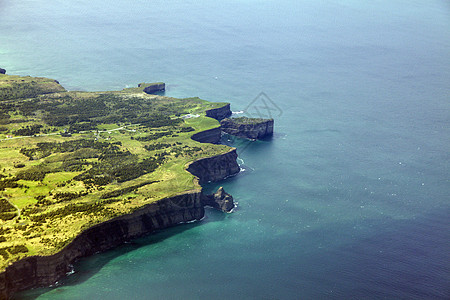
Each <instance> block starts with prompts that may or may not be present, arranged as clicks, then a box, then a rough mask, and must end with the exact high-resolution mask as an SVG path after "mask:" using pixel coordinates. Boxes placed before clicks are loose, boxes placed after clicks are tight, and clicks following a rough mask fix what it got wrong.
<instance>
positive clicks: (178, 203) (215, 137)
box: [0, 104, 240, 299]
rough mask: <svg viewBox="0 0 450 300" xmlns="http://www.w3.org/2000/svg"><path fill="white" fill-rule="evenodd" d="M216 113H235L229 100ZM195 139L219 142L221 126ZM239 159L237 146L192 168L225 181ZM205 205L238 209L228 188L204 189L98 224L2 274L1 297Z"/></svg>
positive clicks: (192, 215)
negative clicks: (54, 250)
mask: <svg viewBox="0 0 450 300" xmlns="http://www.w3.org/2000/svg"><path fill="white" fill-rule="evenodd" d="M211 111H213V113H210V115H211V117H214V118H215V119H220V118H221V117H223V116H228V115H230V114H231V111H230V106H229V104H228V105H225V106H224V107H221V108H218V109H213V110H210V112H211ZM192 139H194V140H196V141H198V142H202V143H218V142H219V141H220V127H217V128H213V129H211V130H206V131H204V132H200V133H198V134H197V135H194V136H193V137H192ZM236 159H237V153H236V149H231V150H230V151H229V152H227V153H224V154H221V155H216V156H213V157H208V158H202V159H199V160H196V161H193V162H191V163H190V164H189V166H188V167H187V168H186V170H187V171H189V172H191V173H192V174H193V175H195V176H196V177H197V180H198V182H199V183H204V182H209V181H219V180H222V179H224V178H226V177H229V176H232V175H235V174H237V173H238V172H239V170H240V168H239V165H238V164H237V162H236ZM205 206H211V207H214V208H217V209H220V210H222V211H226V212H229V211H231V210H232V209H233V208H234V202H233V198H232V196H231V195H229V194H227V193H226V192H225V191H224V190H223V189H222V188H221V189H219V190H218V192H217V193H216V194H213V195H205V194H203V193H202V192H201V190H200V189H198V190H193V191H189V192H186V193H183V194H179V195H175V196H172V197H168V198H164V199H161V200H159V201H156V202H153V203H150V204H148V205H146V206H144V207H142V208H140V209H137V210H136V211H134V212H133V213H131V214H127V215H122V216H119V217H116V218H114V219H111V220H109V221H106V222H103V223H100V224H97V225H94V226H92V227H90V228H88V229H86V230H85V231H83V232H82V233H81V234H80V235H79V236H77V237H76V238H75V239H74V240H73V241H72V242H71V243H70V244H68V245H67V246H66V247H65V248H63V249H62V250H61V251H60V252H58V253H56V254H54V255H51V256H31V257H27V258H24V259H22V260H19V261H17V262H14V263H13V264H11V265H10V266H8V267H7V268H6V270H5V271H4V272H2V273H0V299H8V298H9V297H10V296H11V295H12V294H14V293H16V292H19V291H23V290H27V289H31V288H35V287H40V286H48V285H51V284H54V283H55V282H56V281H57V280H59V279H61V278H62V277H64V276H66V274H67V272H70V271H71V264H73V263H74V262H75V261H76V260H78V259H80V258H82V257H87V256H90V255H92V254H95V253H97V252H103V251H106V250H109V249H112V248H115V247H117V246H119V245H121V244H123V243H124V242H126V241H129V240H132V239H135V238H138V237H141V236H143V235H147V234H150V233H152V232H154V231H156V230H161V229H165V228H168V227H171V226H175V225H177V224H180V223H186V222H190V221H196V220H200V219H201V218H203V216H204V214H205V208H204V207H205Z"/></svg>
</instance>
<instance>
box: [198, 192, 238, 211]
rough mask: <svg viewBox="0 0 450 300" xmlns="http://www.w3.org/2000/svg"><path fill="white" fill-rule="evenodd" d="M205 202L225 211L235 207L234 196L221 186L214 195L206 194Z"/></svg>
mask: <svg viewBox="0 0 450 300" xmlns="http://www.w3.org/2000/svg"><path fill="white" fill-rule="evenodd" d="M203 204H204V205H206V206H211V207H213V208H216V209H219V210H221V211H224V212H231V211H232V210H233V208H234V207H235V204H234V200H233V196H231V195H230V194H228V193H227V192H225V190H224V189H223V187H220V188H219V189H218V190H217V192H216V193H214V194H212V195H204V196H203Z"/></svg>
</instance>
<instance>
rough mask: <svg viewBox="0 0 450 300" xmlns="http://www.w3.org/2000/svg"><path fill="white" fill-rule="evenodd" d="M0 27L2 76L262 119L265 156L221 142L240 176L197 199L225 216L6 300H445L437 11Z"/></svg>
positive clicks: (449, 16)
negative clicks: (147, 88)
mask: <svg viewBox="0 0 450 300" xmlns="http://www.w3.org/2000/svg"><path fill="white" fill-rule="evenodd" d="M0 12H1V18H0V67H2V68H5V69H6V70H7V73H8V74H17V75H31V76H44V77H50V78H54V79H57V80H59V81H60V83H61V84H62V85H63V86H64V87H66V88H67V89H69V90H86V91H102V90H118V89H122V88H125V87H130V86H135V85H137V84H138V83H139V82H152V81H164V82H166V84H167V91H166V93H165V94H166V95H167V96H173V97H192V96H199V97H200V98H203V99H206V100H210V101H227V102H230V103H231V106H232V110H233V111H236V112H237V111H242V110H246V109H247V111H250V110H251V109H253V110H254V112H255V111H256V112H258V114H261V115H262V116H271V117H273V118H274V119H275V134H274V137H273V138H272V139H268V140H263V141H255V142H248V141H245V140H240V139H235V138H230V137H227V136H224V138H223V142H224V143H228V144H230V145H234V146H236V147H237V149H238V153H239V163H240V164H241V168H242V172H241V173H240V174H238V175H237V176H235V177H232V178H229V179H226V180H224V181H222V182H219V183H214V184H212V183H211V184H208V185H206V186H205V189H206V190H207V191H213V190H215V189H217V187H219V186H224V188H225V190H226V191H227V192H229V193H231V194H232V195H233V196H234V198H235V200H236V201H237V202H238V203H239V204H238V208H237V209H236V210H235V212H233V213H232V214H223V213H220V212H217V211H213V210H208V211H207V214H206V217H205V219H204V220H202V221H201V222H196V223H192V224H186V225H180V226H177V227H174V228H171V229H168V230H164V231H162V232H159V233H157V234H153V235H150V236H148V237H144V238H141V239H138V240H135V241H132V242H131V243H129V244H125V245H123V246H121V247H119V248H117V249H115V250H112V251H108V252H106V253H102V254H97V255H94V256H92V257H89V258H86V259H82V260H81V261H79V262H77V263H76V264H75V266H74V269H75V272H74V274H72V275H70V276H68V277H67V278H66V279H64V280H61V281H60V282H58V284H57V285H56V286H54V287H49V288H41V289H35V290H32V291H28V292H25V293H22V294H20V295H17V299H39V300H41V299H108V300H113V299H233V298H234V299H449V298H450V222H449V215H450V201H449V200H450V182H449V180H450V177H449V174H450V168H449V167H450V4H449V2H448V1H446V0H428V1H419V0H408V1H406V0H390V1H388V0H374V1H356V0H346V1H344V0H341V1H331V0H321V1H313V0H295V1H294V0H278V1H275V0H228V1H218V0H203V1H198V0H197V1H194V0H183V1H181V0H153V1H142V0H136V1H124V0H116V1H112V2H105V1H98V0H89V1H87V0H79V1H63V0H55V1H37V0H28V1H17V0H16V1H12V0H3V1H1V2H0ZM261 93H263V94H261ZM258 96H259V97H258ZM261 97H262V98H261ZM261 99H263V100H264V101H262V100H261ZM264 103H265V104H264ZM263 104H264V105H263Z"/></svg>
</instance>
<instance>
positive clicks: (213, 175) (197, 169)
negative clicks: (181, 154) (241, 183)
mask: <svg viewBox="0 0 450 300" xmlns="http://www.w3.org/2000/svg"><path fill="white" fill-rule="evenodd" d="M236 159H237V153H236V149H233V150H231V151H229V152H227V153H225V154H222V155H217V156H213V157H208V158H202V159H198V160H196V161H194V162H192V163H191V164H190V165H189V167H188V168H187V171H189V172H190V173H191V174H193V175H195V176H197V177H198V179H199V182H200V183H206V182H209V181H219V180H222V179H224V178H226V177H228V176H231V175H235V174H237V173H239V171H240V168H239V165H238V163H237V162H236Z"/></svg>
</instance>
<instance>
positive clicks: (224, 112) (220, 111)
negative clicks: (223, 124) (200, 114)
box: [206, 103, 231, 121]
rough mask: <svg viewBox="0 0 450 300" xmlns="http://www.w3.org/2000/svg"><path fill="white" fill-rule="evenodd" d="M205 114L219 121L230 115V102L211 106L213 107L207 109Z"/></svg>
mask: <svg viewBox="0 0 450 300" xmlns="http://www.w3.org/2000/svg"><path fill="white" fill-rule="evenodd" d="M206 116H207V117H210V118H213V119H216V120H219V121H220V120H222V119H225V118H227V117H229V116H231V109H230V103H228V104H226V105H225V106H222V107H219V108H213V109H209V110H207V111H206Z"/></svg>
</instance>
